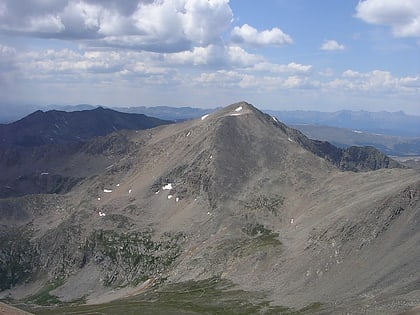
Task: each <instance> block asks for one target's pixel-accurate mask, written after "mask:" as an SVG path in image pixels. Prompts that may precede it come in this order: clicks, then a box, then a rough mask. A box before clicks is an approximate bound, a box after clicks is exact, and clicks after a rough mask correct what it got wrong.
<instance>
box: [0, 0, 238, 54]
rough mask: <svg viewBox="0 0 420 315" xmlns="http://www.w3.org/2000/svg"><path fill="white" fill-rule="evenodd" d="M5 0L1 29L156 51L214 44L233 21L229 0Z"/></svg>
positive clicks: (0, 7)
mask: <svg viewBox="0 0 420 315" xmlns="http://www.w3.org/2000/svg"><path fill="white" fill-rule="evenodd" d="M4 1H5V2H4V3H2V5H1V6H0V14H1V16H2V19H1V20H0V32H1V31H2V32H9V33H14V34H23V35H26V36H41V37H47V38H59V39H74V40H81V41H83V40H86V41H84V43H85V44H86V45H91V46H115V47H124V48H133V49H139V50H149V51H156V52H165V51H166V52H174V51H183V50H189V49H191V48H192V47H204V46H207V45H209V44H214V43H216V42H218V41H220V38H221V35H222V33H223V32H224V31H226V30H227V29H228V27H229V26H230V23H231V21H232V10H231V8H230V6H229V1H228V0H177V1H172V0H159V1H158V0H155V1H149V0H138V1H133V0H129V1H117V0H106V1H99V0H82V1H79V0H77V1H76V0H66V1H64V0H59V1H40V0H22V1H19V2H17V1H14V0H4ZM17 3H18V4H17ZM17 17H19V18H17Z"/></svg>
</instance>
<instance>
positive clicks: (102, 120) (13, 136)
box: [0, 107, 172, 146]
mask: <svg viewBox="0 0 420 315" xmlns="http://www.w3.org/2000/svg"><path fill="white" fill-rule="evenodd" d="M169 123H172V122H170V121H164V120H160V119H157V118H152V117H147V116H145V115H143V114H126V113H119V112H116V111H114V110H111V109H104V108H102V107H98V108H96V109H93V110H86V111H75V112H64V111H57V110H50V111H47V112H43V111H41V110H37V111H35V112H33V113H32V114H30V115H28V116H26V117H24V118H22V119H20V120H18V121H16V122H14V123H11V124H6V125H5V124H3V125H0V145H1V146H7V145H20V146H39V145H44V144H51V143H75V142H83V141H85V140H87V139H89V138H92V137H95V136H103V135H105V134H107V133H110V132H112V131H116V130H121V129H131V130H133V129H137V130H140V129H146V128H151V127H155V126H159V125H162V124H169Z"/></svg>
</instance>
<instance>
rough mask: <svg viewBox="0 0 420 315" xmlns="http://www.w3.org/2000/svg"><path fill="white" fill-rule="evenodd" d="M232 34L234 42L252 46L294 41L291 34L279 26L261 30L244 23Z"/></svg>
mask: <svg viewBox="0 0 420 315" xmlns="http://www.w3.org/2000/svg"><path fill="white" fill-rule="evenodd" d="M231 36H232V41H233V42H234V43H238V44H245V45H251V46H270V45H272V46H281V45H285V44H291V43H293V40H292V38H291V37H290V35H288V34H285V33H283V31H282V30H281V29H279V28H277V27H274V28H272V29H271V30H265V31H262V32H259V31H258V30H257V29H255V28H253V27H252V26H249V25H248V24H244V25H242V26H241V27H238V26H236V27H235V28H234V29H233V30H232V32H231Z"/></svg>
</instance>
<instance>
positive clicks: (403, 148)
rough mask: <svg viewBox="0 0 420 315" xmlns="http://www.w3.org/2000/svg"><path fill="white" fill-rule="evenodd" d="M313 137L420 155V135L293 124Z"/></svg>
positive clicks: (399, 154)
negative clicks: (388, 133)
mask: <svg viewBox="0 0 420 315" xmlns="http://www.w3.org/2000/svg"><path fill="white" fill-rule="evenodd" d="M292 127H293V128H296V129H298V130H300V131H301V132H303V133H304V134H305V135H306V136H307V137H309V138H311V139H318V140H323V141H328V142H330V143H332V144H334V145H335V146H338V147H341V148H343V147H344V148H345V147H349V146H373V147H375V148H377V149H378V150H380V151H381V152H383V153H384V154H387V155H395V156H418V155H420V137H419V138H404V137H396V136H387V135H378V134H372V133H368V132H364V131H360V130H350V129H344V128H337V127H329V126H319V125H292Z"/></svg>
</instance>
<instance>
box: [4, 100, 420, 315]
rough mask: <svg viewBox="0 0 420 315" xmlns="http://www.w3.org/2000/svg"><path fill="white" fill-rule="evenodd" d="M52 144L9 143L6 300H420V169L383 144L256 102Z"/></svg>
mask: <svg viewBox="0 0 420 315" xmlns="http://www.w3.org/2000/svg"><path fill="white" fill-rule="evenodd" d="M42 144H43V145H42V146H32V147H25V148H24V150H25V151H21V150H23V149H22V147H18V146H16V144H13V145H10V146H9V147H7V148H6V147H2V148H1V151H0V153H1V154H0V161H1V165H2V166H1V168H2V169H1V171H2V174H4V175H2V178H1V186H2V188H1V199H0V214H1V216H0V218H1V221H0V244H1V247H0V277H1V278H0V283H1V290H3V292H1V293H0V294H1V296H2V297H8V298H10V299H14V301H21V302H23V303H25V305H27V306H26V307H27V309H29V310H31V311H32V312H35V313H37V312H39V313H42V312H44V313H43V314H47V313H48V311H51V314H53V313H54V312H55V314H57V313H60V312H62V313H65V311H66V310H67V311H68V308H70V309H71V308H72V307H73V308H74V309H73V310H74V311H75V313H77V312H76V311H79V312H80V313H79V314H82V313H83V310H84V311H87V310H90V311H92V310H94V307H95V305H97V304H102V305H101V308H102V309H103V308H105V309H106V307H109V308H112V305H115V304H112V303H109V302H110V301H114V302H113V303H121V304H117V305H120V306H121V305H124V307H127V308H129V307H133V308H134V307H143V308H144V310H150V308H151V307H158V308H159V311H160V312H161V313H171V312H172V313H173V314H178V313H179V314H182V313H187V314H199V313H217V312H219V313H220V312H222V311H225V313H229V310H231V313H235V312H240V313H250V314H251V313H266V314H272V313H274V314H281V313H282V312H283V313H284V314H310V313H320V314H329V313H346V312H348V313H354V314H360V313H368V314H369V313H371V314H378V313H380V314H395V313H398V312H401V311H405V310H408V309H410V308H412V307H415V306H417V305H419V304H420V299H419V290H420V281H419V279H420V278H419V269H418V262H419V261H420V231H419V228H418V226H419V223H418V221H419V215H420V213H419V210H420V198H419V195H420V176H419V175H420V173H419V171H416V170H412V169H407V168H405V167H402V166H401V165H400V164H398V163H397V162H395V161H393V160H392V159H390V158H388V157H387V156H385V155H383V154H382V153H380V152H379V151H377V150H376V149H374V148H371V147H350V148H347V149H339V148H336V147H334V146H333V145H331V144H329V143H328V142H321V141H314V140H310V139H308V138H307V137H305V136H304V135H303V134H302V133H300V132H299V131H297V130H295V129H292V128H289V127H287V126H286V125H284V124H282V123H281V122H279V121H277V119H275V118H273V117H271V116H269V115H267V114H263V113H262V112H260V111H259V110H258V109H256V108H255V107H253V106H252V105H250V104H248V103H245V102H241V103H236V104H233V105H230V106H227V107H225V108H223V109H221V110H219V111H217V112H214V113H210V114H208V115H205V116H203V117H201V118H199V119H195V120H190V121H185V122H181V123H176V124H169V125H161V126H157V127H155V128H152V129H146V130H121V131H115V132H112V133H110V134H107V135H103V136H99V137H93V138H90V139H84V140H83V141H81V142H77V143H73V144H68V143H64V144H63V143H60V142H59V141H57V142H55V143H49V144H44V143H42ZM22 152H24V153H22ZM16 161H19V163H17V162H16ZM19 178H20V179H19ZM25 178H26V179H25ZM27 178H32V179H31V180H27ZM20 181H21V182H23V184H22V183H20ZM185 292H186V293H187V294H184V295H183V293H185ZM197 292H198V293H197ZM75 301H78V303H79V304H77V305H75V304H72V302H75ZM37 304H38V305H50V306H44V307H41V308H39V307H37V306H36V305H37ZM80 304H86V305H80ZM51 305H52V306H51ZM229 307H231V308H229ZM153 310H154V311H156V309H153ZM159 311H158V312H159ZM125 312H126V313H127V311H125ZM158 312H157V313H158ZM111 313H112V312H111V311H110V312H109V314H111ZM103 314H108V313H106V311H103Z"/></svg>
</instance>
